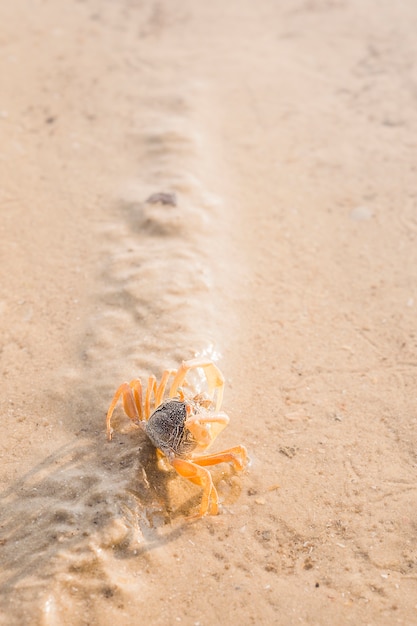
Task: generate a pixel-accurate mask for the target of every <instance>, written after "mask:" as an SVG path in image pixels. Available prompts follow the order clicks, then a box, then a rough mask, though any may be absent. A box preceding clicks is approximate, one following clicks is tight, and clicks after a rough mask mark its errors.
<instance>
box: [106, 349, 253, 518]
mask: <svg viewBox="0 0 417 626" xmlns="http://www.w3.org/2000/svg"><path fill="white" fill-rule="evenodd" d="M196 368H202V369H203V370H204V373H205V377H206V381H207V386H208V394H207V393H197V394H194V393H193V391H192V389H191V391H190V389H188V387H189V386H188V385H187V383H186V380H185V378H186V376H187V374H188V372H189V371H190V370H193V369H196ZM171 378H172V379H173V380H172V382H171V385H170V387H169V392H168V398H165V395H166V390H167V386H168V382H169V380H170V379H171ZM223 390H224V378H223V374H222V373H221V371H220V370H219V369H218V367H217V366H216V365H214V363H213V362H212V361H211V360H207V359H203V358H195V359H191V360H188V361H183V362H182V364H181V365H180V367H179V368H178V370H169V369H167V370H165V371H164V372H163V374H162V377H161V380H160V382H159V384H158V383H157V380H156V378H155V376H153V375H152V376H150V377H149V379H148V384H147V387H146V392H145V397H144V398H143V387H142V383H141V380H140V379H139V378H137V379H134V380H132V381H130V382H129V383H127V382H125V383H122V384H121V385H120V386H119V387H118V389H117V390H116V393H115V394H114V397H113V400H112V402H111V404H110V407H109V410H108V412H107V418H106V426H107V439H108V440H109V441H110V440H111V438H112V434H113V428H112V427H111V419H112V416H113V412H114V410H115V408H116V405H117V403H118V401H119V399H120V398H122V401H123V408H124V411H125V413H126V415H127V416H128V417H129V418H130V419H131V420H132V422H133V423H134V424H136V425H137V426H139V427H140V428H142V429H143V430H144V431H145V433H146V435H147V436H148V437H149V439H150V441H151V442H152V444H153V445H154V446H155V448H156V450H157V454H158V456H159V457H165V458H166V460H167V461H168V463H169V464H170V465H171V466H172V467H173V468H174V469H175V470H176V471H177V472H178V474H179V475H180V476H183V477H184V478H187V479H188V480H189V481H191V482H192V483H194V484H196V485H199V486H200V487H202V489H203V495H202V500H201V506H200V511H199V513H198V514H197V515H195V516H193V518H195V517H203V516H204V515H217V513H218V510H219V498H218V494H217V491H216V488H215V486H214V484H213V479H212V476H211V474H210V472H209V470H208V469H207V467H209V466H211V465H217V464H218V463H232V465H233V467H234V469H235V470H237V471H240V470H243V468H244V467H245V465H246V463H247V461H248V455H247V451H246V448H245V447H244V446H234V447H233V448H228V449H227V450H223V451H221V452H217V453H214V454H202V453H204V452H205V451H206V450H207V448H209V446H211V444H212V443H213V441H214V440H215V439H216V437H217V436H218V435H219V433H220V432H221V431H222V430H223V429H224V428H225V427H226V426H227V424H228V423H229V417H228V416H227V415H226V413H224V412H223V411H220V408H221V404H222V399H223ZM164 398H165V399H164Z"/></svg>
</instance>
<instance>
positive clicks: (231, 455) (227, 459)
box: [192, 446, 248, 471]
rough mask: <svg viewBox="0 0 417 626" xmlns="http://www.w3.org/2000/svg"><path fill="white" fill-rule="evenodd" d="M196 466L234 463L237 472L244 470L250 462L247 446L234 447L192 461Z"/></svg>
mask: <svg viewBox="0 0 417 626" xmlns="http://www.w3.org/2000/svg"><path fill="white" fill-rule="evenodd" d="M192 461H193V463H195V464H196V465H203V466H205V465H217V464H218V463H233V467H234V468H235V470H237V471H241V470H243V468H244V467H245V465H246V463H247V462H248V453H247V450H246V448H245V446H234V447H233V448H228V450H222V451H221V452H217V453H215V454H207V455H204V456H199V457H195V458H193V459H192Z"/></svg>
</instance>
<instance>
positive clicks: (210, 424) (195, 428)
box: [185, 409, 229, 451]
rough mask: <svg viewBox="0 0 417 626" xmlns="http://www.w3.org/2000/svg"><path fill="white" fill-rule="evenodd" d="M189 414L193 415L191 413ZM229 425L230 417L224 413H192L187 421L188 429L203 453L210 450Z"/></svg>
mask: <svg viewBox="0 0 417 626" xmlns="http://www.w3.org/2000/svg"><path fill="white" fill-rule="evenodd" d="M188 411H189V409H188ZM189 412H190V413H191V411H189ZM228 423H229V416H228V415H226V413H222V412H221V413H216V414H214V415H194V414H192V413H191V414H190V415H188V416H187V418H186V420H185V426H186V428H187V429H188V430H189V431H190V432H191V434H192V435H193V437H194V439H195V440H196V441H197V443H198V445H199V449H200V450H201V451H204V450H205V449H206V448H208V446H209V445H210V444H211V443H212V442H213V441H214V440H215V439H216V437H217V436H218V435H219V434H220V433H221V432H222V430H223V429H224V428H226V426H227V425H228Z"/></svg>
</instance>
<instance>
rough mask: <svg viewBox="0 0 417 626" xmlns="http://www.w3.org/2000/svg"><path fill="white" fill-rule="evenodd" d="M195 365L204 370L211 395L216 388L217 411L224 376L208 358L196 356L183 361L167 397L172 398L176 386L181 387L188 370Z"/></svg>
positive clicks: (220, 402)
mask: <svg viewBox="0 0 417 626" xmlns="http://www.w3.org/2000/svg"><path fill="white" fill-rule="evenodd" d="M197 367H201V368H202V369H203V370H204V373H205V375H206V379H207V384H208V388H209V393H210V395H211V396H213V395H214V392H215V390H217V399H216V411H218V410H219V409H220V407H221V404H222V400H223V388H224V378H223V374H222V373H221V371H220V370H219V368H218V367H216V365H214V363H213V362H212V361H210V360H208V359H201V358H197V359H190V360H189V361H183V362H182V363H181V366H180V367H179V369H178V371H177V373H176V376H175V378H174V380H173V382H172V385H171V389H170V391H169V397H170V398H173V397H174V396H175V395H176V393H177V391H178V387H181V385H182V383H183V382H184V380H185V377H186V375H187V372H189V371H190V369H195V368H197Z"/></svg>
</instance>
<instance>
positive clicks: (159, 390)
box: [155, 370, 177, 409]
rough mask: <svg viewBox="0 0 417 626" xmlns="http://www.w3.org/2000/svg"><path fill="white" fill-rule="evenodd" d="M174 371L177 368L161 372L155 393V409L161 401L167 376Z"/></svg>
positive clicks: (171, 374)
mask: <svg viewBox="0 0 417 626" xmlns="http://www.w3.org/2000/svg"><path fill="white" fill-rule="evenodd" d="M176 373H177V370H165V372H164V373H163V374H162V378H161V382H160V383H159V385H158V387H157V390H156V393H155V409H157V408H158V406H159V405H160V404H161V403H162V399H163V397H164V393H165V389H166V386H167V383H168V380H169V377H170V376H173V375H175V374H176Z"/></svg>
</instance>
